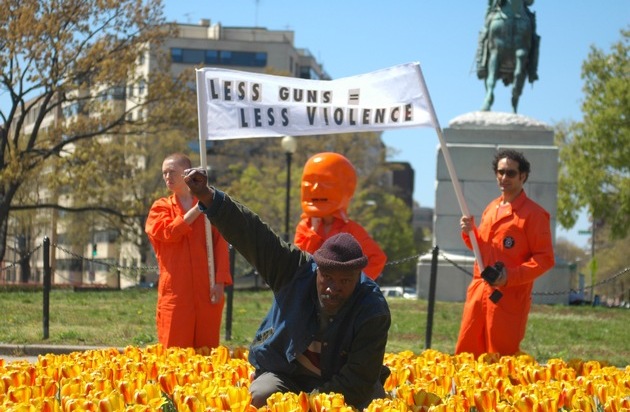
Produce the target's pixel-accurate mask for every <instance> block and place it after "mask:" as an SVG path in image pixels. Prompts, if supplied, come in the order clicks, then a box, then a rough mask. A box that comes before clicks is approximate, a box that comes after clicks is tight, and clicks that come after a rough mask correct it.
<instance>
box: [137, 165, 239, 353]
mask: <svg viewBox="0 0 630 412" xmlns="http://www.w3.org/2000/svg"><path fill="white" fill-rule="evenodd" d="M190 167H191V162H190V159H189V158H188V157H187V156H186V155H184V154H181V153H175V154H171V155H169V156H167V157H166V159H164V162H163V163H162V176H163V178H164V182H165V183H166V187H167V188H168V190H169V191H170V192H172V194H171V195H170V196H169V197H163V198H161V199H158V200H156V201H155V202H154V203H153V205H152V206H151V210H150V211H149V216H148V218H147V222H146V225H145V231H146V233H147V235H148V236H149V240H150V241H151V244H152V245H153V249H154V250H155V254H156V256H157V260H158V265H159V269H160V278H159V282H158V300H157V316H156V323H157V332H158V341H159V342H160V343H161V344H162V345H164V346H165V347H171V346H177V347H190V348H202V347H207V348H214V347H217V346H219V338H220V328H221V319H222V314H223V306H224V302H225V299H224V295H223V287H224V285H230V284H232V277H231V275H230V260H229V254H228V245H227V242H226V241H225V239H223V237H222V236H221V235H220V234H219V232H218V231H217V230H216V229H215V228H214V227H213V228H212V245H213V255H214V268H215V284H214V286H213V287H212V288H211V285H210V272H209V268H208V252H207V249H206V228H205V218H204V217H203V215H201V212H200V211H199V208H197V207H195V206H196V205H197V199H195V198H194V197H193V195H192V194H191V193H190V190H189V188H188V186H187V185H186V183H184V170H185V169H189V168H190Z"/></svg>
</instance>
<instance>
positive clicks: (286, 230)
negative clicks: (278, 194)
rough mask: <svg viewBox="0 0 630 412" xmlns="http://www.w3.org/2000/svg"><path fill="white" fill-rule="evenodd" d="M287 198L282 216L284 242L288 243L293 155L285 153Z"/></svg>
mask: <svg viewBox="0 0 630 412" xmlns="http://www.w3.org/2000/svg"><path fill="white" fill-rule="evenodd" d="M286 155H287V198H286V210H285V214H284V240H285V241H286V242H289V215H290V212H289V211H290V207H291V157H292V156H293V154H292V153H291V152H287V153H286Z"/></svg>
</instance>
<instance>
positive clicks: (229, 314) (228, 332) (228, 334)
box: [225, 245, 236, 341]
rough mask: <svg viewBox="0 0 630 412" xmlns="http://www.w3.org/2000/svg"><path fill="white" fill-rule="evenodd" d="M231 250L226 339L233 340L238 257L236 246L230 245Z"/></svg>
mask: <svg viewBox="0 0 630 412" xmlns="http://www.w3.org/2000/svg"><path fill="white" fill-rule="evenodd" d="M229 250H230V275H231V276H232V284H231V285H229V286H226V287H225V294H226V295H227V299H226V300H227V303H226V306H227V307H226V309H225V340H227V341H230V340H232V317H233V309H232V308H233V307H234V281H235V277H234V259H235V258H236V253H235V251H234V246H232V245H229Z"/></svg>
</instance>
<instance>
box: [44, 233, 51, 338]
mask: <svg viewBox="0 0 630 412" xmlns="http://www.w3.org/2000/svg"><path fill="white" fill-rule="evenodd" d="M50 279H51V270H50V239H48V236H44V308H43V310H44V313H43V316H42V319H43V327H44V339H48V325H49V320H50V287H51V285H50V283H51V282H50Z"/></svg>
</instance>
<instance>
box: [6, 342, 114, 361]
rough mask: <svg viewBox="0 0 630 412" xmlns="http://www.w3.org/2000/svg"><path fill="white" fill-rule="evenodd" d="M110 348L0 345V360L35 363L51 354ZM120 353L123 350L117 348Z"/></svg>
mask: <svg viewBox="0 0 630 412" xmlns="http://www.w3.org/2000/svg"><path fill="white" fill-rule="evenodd" d="M110 347H111V346H81V345H76V346H73V345H46V344H39V345H23V344H0V358H3V359H4V360H5V361H7V362H11V361H14V360H19V359H27V360H28V361H30V362H37V356H38V355H46V354H49V353H52V354H54V355H66V354H69V353H72V352H85V351H87V350H98V349H107V348H110ZM117 349H118V350H119V351H120V352H122V351H123V350H124V349H123V348H117Z"/></svg>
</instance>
